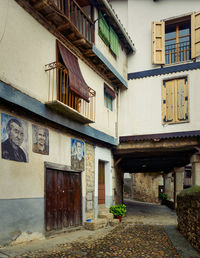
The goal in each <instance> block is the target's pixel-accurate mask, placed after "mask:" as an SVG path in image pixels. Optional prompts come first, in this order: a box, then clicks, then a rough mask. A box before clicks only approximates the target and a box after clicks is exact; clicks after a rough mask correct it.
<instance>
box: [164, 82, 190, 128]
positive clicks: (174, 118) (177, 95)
mask: <svg viewBox="0 0 200 258" xmlns="http://www.w3.org/2000/svg"><path fill="white" fill-rule="evenodd" d="M162 121H163V124H166V123H167V124H174V123H181V122H187V121H189V108H188V80H187V77H184V78H178V79H172V80H166V81H164V82H163V86H162Z"/></svg>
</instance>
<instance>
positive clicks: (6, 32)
mask: <svg viewBox="0 0 200 258" xmlns="http://www.w3.org/2000/svg"><path fill="white" fill-rule="evenodd" d="M0 24H1V25H0V60H1V62H0V80H2V81H4V82H6V83H8V84H10V85H12V86H13V87H15V88H16V89H18V90H20V91H22V92H24V93H26V94H27V95H30V96H31V97H33V98H36V99H37V100H39V101H41V102H42V103H45V102H46V101H48V92H49V89H48V87H49V75H48V73H47V72H45V65H46V64H49V63H51V62H54V61H56V38H55V37H54V36H53V35H52V34H51V33H50V32H49V31H47V30H46V29H45V28H44V27H43V26H42V25H40V24H39V23H38V22H37V21H36V20H35V19H34V18H33V17H32V16H31V15H30V14H29V13H27V12H26V11H25V10H24V9H23V8H22V7H21V6H19V5H18V4H17V3H16V2H15V1H14V0H5V1H0ZM102 51H104V49H102ZM120 55H122V56H123V54H122V53H121V52H120ZM107 58H108V59H111V60H112V59H113V57H112V55H108V57H107ZM123 58H124V56H123ZM119 60H121V59H119ZM79 64H80V69H81V72H82V73H83V77H84V79H85V81H86V82H87V84H88V85H89V86H90V87H91V88H92V89H94V90H95V91H96V120H95V123H94V124H92V125H91V126H92V127H94V128H95V129H98V130H101V131H103V132H104V133H107V134H109V135H112V136H114V135H115V120H116V112H115V111H116V103H115V101H114V109H113V111H110V110H108V109H107V108H106V107H105V106H104V80H103V79H102V78H101V77H100V76H99V75H97V73H96V72H95V71H94V70H92V69H91V68H90V67H88V66H87V65H86V64H85V63H84V62H83V61H81V60H80V59H79ZM121 68H122V66H120V71H121V70H122V69H121ZM125 74H127V72H125ZM54 96H55V94H54Z"/></svg>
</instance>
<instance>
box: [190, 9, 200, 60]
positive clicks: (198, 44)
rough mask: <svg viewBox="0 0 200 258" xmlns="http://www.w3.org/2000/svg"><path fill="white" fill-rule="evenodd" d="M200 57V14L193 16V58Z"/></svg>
mask: <svg viewBox="0 0 200 258" xmlns="http://www.w3.org/2000/svg"><path fill="white" fill-rule="evenodd" d="M198 56H200V12H197V13H194V14H192V15H191V58H195V57H198Z"/></svg>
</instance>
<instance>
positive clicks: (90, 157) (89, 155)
mask: <svg viewBox="0 0 200 258" xmlns="http://www.w3.org/2000/svg"><path fill="white" fill-rule="evenodd" d="M85 152H86V153H85V154H86V218H87V219H94V189H95V185H94V184H95V182H94V179H95V149H94V146H93V145H91V144H89V143H87V144H86V148H85Z"/></svg>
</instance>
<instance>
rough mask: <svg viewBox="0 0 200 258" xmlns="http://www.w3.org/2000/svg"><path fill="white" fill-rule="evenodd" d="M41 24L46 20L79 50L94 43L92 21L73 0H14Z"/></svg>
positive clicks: (85, 48)
mask: <svg viewBox="0 0 200 258" xmlns="http://www.w3.org/2000/svg"><path fill="white" fill-rule="evenodd" d="M16 1H17V2H19V4H21V5H22V6H23V7H24V8H25V9H26V10H27V11H28V12H30V13H31V14H32V15H33V16H34V17H35V18H37V19H38V20H39V21H40V22H41V23H42V24H45V23H46V22H47V23H48V24H49V25H50V26H51V27H53V28H54V29H55V30H57V31H59V32H60V33H61V34H62V35H63V36H64V37H65V38H68V39H69V40H70V41H71V42H72V43H73V44H74V45H75V46H76V47H78V48H80V49H81V50H87V49H88V48H89V49H90V48H91V46H92V43H94V22H93V21H92V20H91V19H90V18H89V17H88V15H87V14H86V13H85V12H84V10H83V9H82V8H81V7H80V6H79V4H78V3H77V2H76V1H75V0H27V1H24V0H16Z"/></svg>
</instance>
